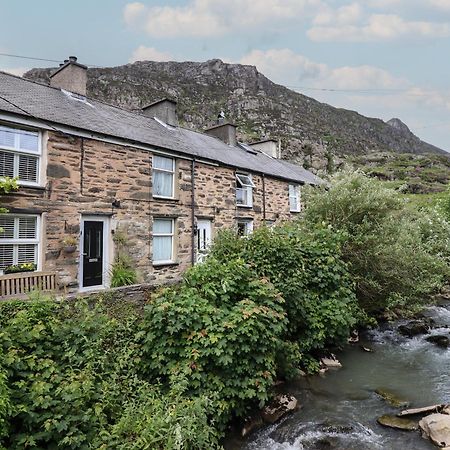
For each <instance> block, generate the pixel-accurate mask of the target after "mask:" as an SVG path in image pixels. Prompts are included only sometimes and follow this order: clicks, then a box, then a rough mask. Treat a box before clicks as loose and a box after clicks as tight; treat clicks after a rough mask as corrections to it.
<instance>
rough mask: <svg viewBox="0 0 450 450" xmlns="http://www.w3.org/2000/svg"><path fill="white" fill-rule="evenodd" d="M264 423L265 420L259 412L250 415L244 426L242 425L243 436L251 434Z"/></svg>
mask: <svg viewBox="0 0 450 450" xmlns="http://www.w3.org/2000/svg"><path fill="white" fill-rule="evenodd" d="M263 425H264V422H263V420H262V417H261V415H260V414H257V415H255V416H253V417H249V418H248V419H247V420H246V421H245V423H244V426H243V427H242V430H241V436H242V437H245V436H247V435H249V434H250V433H252V432H253V431H255V430H257V429H259V428H261V427H262V426H263Z"/></svg>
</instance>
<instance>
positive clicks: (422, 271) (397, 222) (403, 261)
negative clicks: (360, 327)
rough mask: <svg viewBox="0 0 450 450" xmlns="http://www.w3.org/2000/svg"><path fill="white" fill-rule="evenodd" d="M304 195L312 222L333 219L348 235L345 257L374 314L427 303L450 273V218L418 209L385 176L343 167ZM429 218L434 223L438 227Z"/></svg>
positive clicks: (308, 225)
mask: <svg viewBox="0 0 450 450" xmlns="http://www.w3.org/2000/svg"><path fill="white" fill-rule="evenodd" d="M304 199H305V201H306V211H305V218H304V226H305V227H306V228H312V227H314V226H318V225H325V226H328V225H329V226H331V227H332V228H333V229H334V230H335V231H336V232H339V233H341V234H342V235H343V236H345V240H344V241H343V245H342V257H343V259H344V260H345V261H346V262H347V263H348V264H349V265H348V267H349V270H350V272H351V274H352V276H353V278H354V280H355V282H356V287H357V296H358V300H359V302H360V305H361V306H362V307H363V308H364V309H365V310H366V311H368V312H369V313H370V314H375V315H380V314H383V313H384V312H385V311H386V309H390V308H392V307H395V305H400V304H404V305H410V307H411V308H412V307H413V305H417V304H423V302H424V301H425V300H426V297H427V296H428V295H429V294H432V293H433V292H435V291H436V290H438V289H439V288H440V287H441V286H442V284H443V283H444V282H445V281H446V280H447V279H448V275H449V266H448V262H447V260H446V259H445V257H444V256H443V254H442V251H445V248H446V247H447V248H448V232H449V231H450V228H449V225H448V223H447V222H445V220H442V221H441V220H436V217H435V216H433V215H432V213H428V212H424V211H422V212H420V211H417V210H416V211H413V210H412V209H411V208H409V207H408V204H407V201H406V200H405V199H404V198H403V197H402V196H401V195H400V194H398V193H396V192H395V191H393V190H390V189H388V188H386V187H384V185H383V183H382V182H380V181H378V180H375V179H371V178H368V177H366V176H364V175H363V174H362V173H359V172H354V173H346V172H344V173H339V174H337V175H335V176H334V177H332V179H331V184H330V186H328V187H326V188H325V187H323V188H318V189H317V188H316V189H305V190H304ZM438 222H439V223H438ZM427 223H428V224H429V223H433V224H434V225H433V226H434V228H435V229H436V233H430V228H429V226H428V225H427ZM445 230H447V231H445ZM446 233H447V235H446ZM438 248H439V249H441V251H438Z"/></svg>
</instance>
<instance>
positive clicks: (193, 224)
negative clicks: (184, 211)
mask: <svg viewBox="0 0 450 450" xmlns="http://www.w3.org/2000/svg"><path fill="white" fill-rule="evenodd" d="M191 226H192V233H191V264H192V265H194V264H195V158H194V159H193V160H192V163H191Z"/></svg>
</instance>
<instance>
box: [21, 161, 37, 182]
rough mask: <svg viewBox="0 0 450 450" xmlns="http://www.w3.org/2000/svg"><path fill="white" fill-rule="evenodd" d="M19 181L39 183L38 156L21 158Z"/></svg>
mask: <svg viewBox="0 0 450 450" xmlns="http://www.w3.org/2000/svg"><path fill="white" fill-rule="evenodd" d="M19 180H21V181H32V182H34V183H37V181H38V158H37V157H36V156H25V155H20V156H19Z"/></svg>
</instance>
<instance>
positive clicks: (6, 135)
mask: <svg viewBox="0 0 450 450" xmlns="http://www.w3.org/2000/svg"><path fill="white" fill-rule="evenodd" d="M15 135H16V132H15V130H13V129H11V128H6V127H0V147H1V146H4V147H14V139H15Z"/></svg>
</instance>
